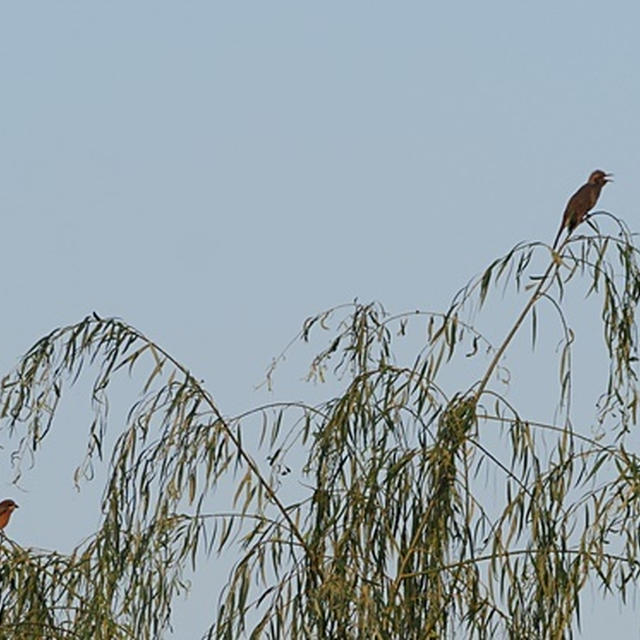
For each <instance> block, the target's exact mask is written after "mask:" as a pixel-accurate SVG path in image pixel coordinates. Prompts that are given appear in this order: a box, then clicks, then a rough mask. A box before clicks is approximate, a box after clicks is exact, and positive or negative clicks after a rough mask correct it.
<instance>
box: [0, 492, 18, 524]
mask: <svg viewBox="0 0 640 640" xmlns="http://www.w3.org/2000/svg"><path fill="white" fill-rule="evenodd" d="M17 508H18V505H17V504H16V503H15V502H14V501H13V500H11V499H8V500H3V501H2V502H0V530H2V529H4V528H5V527H6V526H7V523H8V522H9V518H10V517H11V514H12V513H13V512H14V511H15V510H16V509H17Z"/></svg>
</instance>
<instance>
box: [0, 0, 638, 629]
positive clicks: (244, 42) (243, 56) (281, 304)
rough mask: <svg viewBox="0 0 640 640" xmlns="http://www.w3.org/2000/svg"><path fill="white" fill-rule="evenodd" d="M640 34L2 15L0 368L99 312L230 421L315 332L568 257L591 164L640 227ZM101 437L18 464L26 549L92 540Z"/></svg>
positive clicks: (591, 19)
mask: <svg viewBox="0 0 640 640" xmlns="http://www.w3.org/2000/svg"><path fill="white" fill-rule="evenodd" d="M639 24H640V4H638V3H637V2H632V1H630V0H629V1H626V2H624V1H621V2H609V3H603V2H592V1H579V2H578V1H577V0H574V1H561V2H557V1H556V2H547V1H542V2H541V1H538V2H528V3H525V2H514V1H513V0H509V1H503V2H464V3H459V2H451V3H443V2H439V3H435V2H428V1H422V2H379V1H370V0H367V1H364V0H363V1H354V0H349V1H345V0H342V1H340V2H334V1H326V2H304V1H300V0H298V1H296V2H294V1H290V2H283V1H281V0H270V1H268V2H264V1H261V2H226V3H221V2H204V1H195V0H183V1H181V2H175V1H174V2H167V1H162V0H154V1H153V2H151V1H138V2H122V1H120V0H118V1H110V2H72V1H68V0H67V1H56V2H51V1H50V0H49V1H47V2H43V1H41V0H40V1H32V2H5V3H2V6H1V7H0V83H1V84H0V96H1V98H0V114H1V118H0V211H1V216H2V218H1V220H2V227H1V228H2V235H1V236H0V247H1V251H0V273H1V274H2V278H1V279H0V293H1V296H2V331H1V332H0V365H2V370H3V371H5V370H7V369H8V368H10V367H11V366H12V365H13V364H14V363H15V362H16V359H17V358H18V357H19V356H20V355H21V354H22V353H23V352H24V351H25V350H26V349H27V348H28V347H29V346H30V345H31V344H32V343H33V342H34V341H35V340H36V339H37V338H38V337H40V336H41V335H42V334H44V333H46V332H48V331H50V330H51V329H53V328H54V327H56V326H58V325H61V324H67V323H71V322H75V321H77V320H80V319H81V318H82V317H84V316H85V315H86V314H87V313H89V312H91V311H93V310H96V311H97V312H99V313H100V314H101V315H104V316H109V315H116V316H120V317H122V318H123V319H125V320H126V321H128V322H130V323H131V324H134V325H135V326H137V327H138V328H140V329H141V330H142V331H144V332H145V333H147V334H148V335H149V336H150V337H152V338H153V339H155V340H156V341H158V342H159V343H161V344H162V345H164V346H165V347H166V348H167V349H168V350H170V351H171V352H172V353H173V355H174V356H176V357H177V358H178V359H180V360H181V361H182V362H184V363H185V364H186V365H188V366H189V367H190V368H191V369H192V370H193V371H194V372H195V373H196V374H197V375H199V376H201V377H203V378H205V379H206V381H207V384H208V387H209V388H210V389H211V390H212V391H213V393H214V394H215V396H216V398H217V399H218V402H219V404H220V406H221V408H222V410H223V411H225V412H227V411H228V412H232V411H236V410H238V409H240V408H244V407H247V406H251V405H253V404H256V403H257V402H258V401H259V400H258V398H257V397H256V395H257V392H256V391H255V390H254V386H255V384H256V383H257V382H258V381H259V380H260V378H261V376H262V374H263V372H264V370H265V367H266V366H267V365H268V363H269V361H270V359H271V357H272V356H274V355H276V354H277V353H278V352H279V351H280V349H281V348H282V346H284V344H286V343H287V342H288V340H289V339H290V338H291V337H292V336H293V335H294V334H295V332H296V331H297V330H298V328H299V327H300V325H301V322H302V321H303V320H304V318H305V317H307V316H309V315H311V314H312V313H314V312H316V311H319V310H321V309H323V308H325V307H328V306H331V305H335V304H339V303H342V302H347V301H350V300H353V299H354V298H355V297H356V296H357V297H358V298H359V299H360V300H362V301H368V300H371V299H376V300H380V301H382V302H383V303H384V304H385V305H386V306H387V308H389V309H390V310H393V311H403V310H408V309H414V308H423V309H426V308H428V309H436V310H437V309H442V308H444V307H445V306H446V304H447V303H448V301H449V299H450V297H451V296H452V294H453V293H454V292H455V291H456V290H457V289H458V288H459V287H460V286H461V285H463V284H464V283H465V282H466V281H467V280H468V279H469V278H470V277H471V276H472V275H474V274H475V273H477V272H478V271H480V270H481V269H482V268H483V267H484V266H485V265H487V264H488V263H489V262H490V261H491V260H492V259H493V258H495V257H497V256H498V255H500V254H502V253H503V252H505V251H506V250H508V249H509V248H510V247H511V246H512V245H513V244H515V243H516V242H518V241H525V240H534V239H541V240H545V241H547V242H551V241H552V239H553V237H554V235H555V232H556V231H557V228H558V225H559V222H560V218H561V215H562V210H563V207H564V204H565V202H566V200H567V198H568V196H569V195H570V194H571V193H572V192H573V191H574V190H575V189H576V188H577V187H578V186H579V185H580V184H582V183H583V182H584V181H585V179H586V178H587V176H588V174H589V173H590V171H592V170H593V169H595V168H602V169H605V170H607V171H612V172H614V173H615V178H616V182H615V183H614V184H613V185H611V186H608V187H607V188H606V189H605V191H604V192H603V196H602V198H601V201H600V205H601V207H602V208H606V209H607V210H609V211H612V212H614V213H616V214H617V215H619V216H622V217H623V218H625V219H626V220H627V221H628V223H629V224H630V226H631V227H632V228H633V229H634V230H638V227H639V226H640V225H638V224H637V220H636V217H637V211H638V207H637V206H636V205H634V204H633V203H634V202H636V203H637V202H640V180H638V169H639V166H640V115H639V114H640V72H639V69H640V37H638V25H639ZM283 391H284V392H285V394H286V389H284V390H283ZM70 415H74V414H70ZM82 415H83V416H84V414H82ZM71 421H72V422H73V419H72V420H71ZM85 424H86V419H85V418H84V417H82V418H78V420H77V421H76V424H73V425H72V424H70V423H66V424H65V425H64V426H63V425H57V426H58V427H59V429H58V433H57V435H54V436H53V437H52V438H51V442H50V445H48V446H49V449H48V450H45V451H44V452H43V457H42V459H41V460H39V461H38V467H37V468H36V470H35V471H34V472H33V473H31V474H30V475H28V476H27V477H26V478H25V479H24V482H23V483H22V485H21V489H20V490H16V489H15V488H14V487H12V486H11V485H10V480H11V477H12V476H11V471H10V469H9V467H8V465H9V460H8V450H5V453H6V454H7V456H6V458H5V469H6V470H5V472H4V473H3V475H0V486H3V487H4V489H3V490H2V491H3V492H4V493H6V494H7V495H11V496H12V497H14V498H15V499H16V500H17V501H18V502H19V503H20V505H21V509H20V511H19V512H17V514H16V515H15V516H14V520H13V521H12V522H11V525H10V530H9V533H10V535H11V536H12V537H13V538H14V539H15V540H16V541H18V542H20V543H21V544H24V545H25V546H36V547H43V548H47V549H61V550H68V549H69V548H70V547H71V546H73V545H74V544H76V543H77V542H79V540H80V539H81V538H82V537H83V536H84V535H86V534H87V533H88V532H89V531H91V528H92V527H93V526H95V522H97V513H96V516H95V520H93V521H91V522H89V523H86V521H85V522H83V513H84V514H86V509H87V508H89V505H91V504H93V503H94V502H95V493H94V494H92V492H91V490H87V491H86V492H85V493H84V494H81V495H80V496H77V495H76V494H75V493H74V492H73V489H72V477H71V474H72V467H73V464H74V460H69V461H68V463H67V462H66V460H67V458H66V457H65V455H64V453H65V452H66V451H67V449H68V446H69V444H68V440H69V438H71V439H73V440H74V441H75V440H78V441H81V440H82V438H83V435H84V433H85V432H84V431H83V429H84V425H85ZM45 449H46V448H45ZM1 453H2V452H0V454H1ZM63 460H65V462H64V464H63V462H62V461H63ZM62 496H64V497H62ZM44 514H47V517H49V518H52V519H53V520H52V524H51V526H50V527H49V526H47V527H43V526H42V518H43V515H44ZM85 520H86V519H85ZM593 603H595V606H596V607H599V606H600V605H599V599H598V597H597V596H596V597H595V599H594V600H593V601H592V600H591V599H590V598H589V597H587V598H586V599H585V603H584V604H585V609H586V610H585V612H584V614H585V615H587V616H588V615H589V611H588V609H589V608H590V607H591V604H593ZM607 611H609V612H611V614H612V615H613V616H614V617H613V619H609V620H608V621H607V620H604V618H603V616H599V615H594V616H592V617H593V621H592V622H591V623H590V624H589V625H588V628H585V630H584V633H583V635H582V637H584V638H594V639H595V638H599V637H602V636H603V633H604V631H603V630H605V629H606V630H608V631H609V632H613V629H614V628H615V629H616V633H617V637H625V638H627V637H629V638H631V637H633V638H637V637H639V635H640V634H639V633H638V625H637V610H636V611H635V618H634V613H633V612H631V613H629V610H625V613H624V615H622V614H620V615H618V609H617V608H616V606H615V605H614V606H613V607H610V608H609V609H607ZM178 615H179V616H180V614H178ZM180 619H181V624H184V625H185V626H184V627H183V629H184V634H179V637H184V638H187V637H192V636H193V637H195V635H196V633H197V632H198V631H201V630H202V628H201V626H200V624H199V622H201V621H200V620H198V619H197V616H193V615H192V616H191V618H190V619H189V620H188V621H187V620H186V618H185V617H184V616H182V618H180Z"/></svg>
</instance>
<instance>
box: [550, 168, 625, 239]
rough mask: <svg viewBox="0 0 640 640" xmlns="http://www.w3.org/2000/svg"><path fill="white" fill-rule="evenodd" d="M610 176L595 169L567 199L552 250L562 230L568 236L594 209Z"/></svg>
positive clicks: (610, 174) (609, 180)
mask: <svg viewBox="0 0 640 640" xmlns="http://www.w3.org/2000/svg"><path fill="white" fill-rule="evenodd" d="M612 175H613V174H612V173H605V172H604V171H601V170H600V169H596V170H595V171H594V172H592V174H591V175H590V176H589V179H588V180H587V182H586V183H585V184H583V185H582V186H581V187H580V188H579V189H578V190H577V191H576V192H575V193H574V194H573V195H572V196H571V197H570V198H569V202H567V206H566V208H565V210H564V215H563V216H562V224H561V225H560V229H558V235H557V236H556V239H555V240H554V241H553V248H554V249H555V248H556V245H557V244H558V240H560V235H561V234H562V230H563V229H564V228H565V227H566V229H567V231H568V232H569V233H567V236H568V235H569V234H570V233H571V232H572V231H573V230H574V229H575V228H576V227H577V226H578V225H579V224H580V223H581V222H582V221H583V220H584V219H585V217H586V215H587V213H588V212H589V211H591V209H593V207H595V204H596V202H598V197H599V196H600V191H602V187H604V185H605V184H607V182H612V180H611V179H610V177H611V176H612Z"/></svg>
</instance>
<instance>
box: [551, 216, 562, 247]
mask: <svg viewBox="0 0 640 640" xmlns="http://www.w3.org/2000/svg"><path fill="white" fill-rule="evenodd" d="M563 229H564V220H563V221H562V224H561V225H560V228H559V229H558V233H557V234H556V239H555V240H554V241H553V246H552V247H551V248H552V249H553V250H554V251H555V249H556V246H557V244H558V240H560V236H561V235H562V231H563Z"/></svg>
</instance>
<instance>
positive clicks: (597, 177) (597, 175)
mask: <svg viewBox="0 0 640 640" xmlns="http://www.w3.org/2000/svg"><path fill="white" fill-rule="evenodd" d="M612 175H613V173H605V172H604V171H601V170H600V169H596V170H595V171H594V172H593V173H592V174H591V175H590V176H589V184H597V185H599V186H603V185H605V184H607V182H613V180H612V179H611V176H612Z"/></svg>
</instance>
